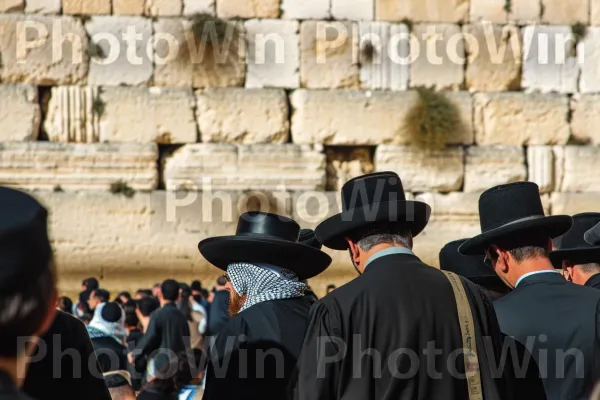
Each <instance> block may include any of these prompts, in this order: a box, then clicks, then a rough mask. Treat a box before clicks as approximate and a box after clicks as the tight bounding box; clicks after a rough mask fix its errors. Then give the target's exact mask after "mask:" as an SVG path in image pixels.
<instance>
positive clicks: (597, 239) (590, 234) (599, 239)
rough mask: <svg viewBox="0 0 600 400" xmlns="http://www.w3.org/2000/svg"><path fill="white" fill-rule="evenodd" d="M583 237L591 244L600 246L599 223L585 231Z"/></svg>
mask: <svg viewBox="0 0 600 400" xmlns="http://www.w3.org/2000/svg"><path fill="white" fill-rule="evenodd" d="M583 238H584V239H585V241H586V242H587V243H588V244H591V245H592V246H600V223H598V224H597V225H596V226H594V227H593V228H592V229H590V230H589V231H587V232H586V233H585V235H583Z"/></svg>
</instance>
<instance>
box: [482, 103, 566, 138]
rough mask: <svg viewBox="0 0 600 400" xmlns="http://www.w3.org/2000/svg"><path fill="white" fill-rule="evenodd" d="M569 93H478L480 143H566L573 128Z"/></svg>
mask: <svg viewBox="0 0 600 400" xmlns="http://www.w3.org/2000/svg"><path fill="white" fill-rule="evenodd" d="M568 113H569V103H568V99H567V97H566V96H560V95H543V94H524V93H477V94H475V135H476V139H477V144H480V145H493V144H503V145H512V146H522V145H527V144H528V145H536V144H537V145H542V144H565V143H567V141H568V140H569V135H570V129H569V123H568V121H567V117H568Z"/></svg>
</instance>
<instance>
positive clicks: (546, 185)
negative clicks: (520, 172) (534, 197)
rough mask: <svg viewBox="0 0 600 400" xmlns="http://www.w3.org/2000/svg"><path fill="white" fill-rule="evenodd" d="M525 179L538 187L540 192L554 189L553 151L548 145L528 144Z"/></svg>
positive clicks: (548, 191)
mask: <svg viewBox="0 0 600 400" xmlns="http://www.w3.org/2000/svg"><path fill="white" fill-rule="evenodd" d="M527 167H528V177H527V180H528V181H531V182H535V183H537V184H538V186H539V187H540V193H550V192H552V191H553V190H554V152H553V150H552V147H550V146H529V147H528V148H527Z"/></svg>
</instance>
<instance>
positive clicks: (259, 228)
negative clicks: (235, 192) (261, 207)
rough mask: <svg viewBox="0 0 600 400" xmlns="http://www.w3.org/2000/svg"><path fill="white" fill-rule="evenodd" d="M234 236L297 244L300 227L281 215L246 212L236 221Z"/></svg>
mask: <svg viewBox="0 0 600 400" xmlns="http://www.w3.org/2000/svg"><path fill="white" fill-rule="evenodd" d="M235 234H236V236H260V237H269V238H274V239H280V240H287V241H290V242H297V241H298V236H299V235H300V225H298V223H297V222H296V221H294V220H293V219H291V218H288V217H284V216H282V215H277V214H270V213H263V212H247V213H244V214H242V215H241V216H240V219H239V220H238V225H237V230H236V233H235Z"/></svg>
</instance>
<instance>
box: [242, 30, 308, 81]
mask: <svg viewBox="0 0 600 400" xmlns="http://www.w3.org/2000/svg"><path fill="white" fill-rule="evenodd" d="M245 27H246V38H247V40H248V70H247V72H246V74H247V77H246V87H247V88H263V87H282V88H287V89H295V88H297V87H298V86H299V85H300V74H299V69H300V50H299V48H300V36H299V34H298V29H299V27H300V25H299V23H298V21H281V20H266V19H263V20H250V21H247V22H246V25H245Z"/></svg>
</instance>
